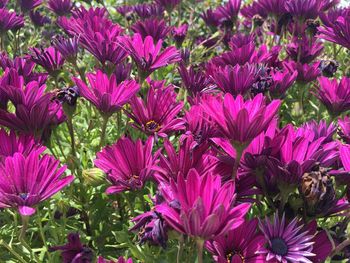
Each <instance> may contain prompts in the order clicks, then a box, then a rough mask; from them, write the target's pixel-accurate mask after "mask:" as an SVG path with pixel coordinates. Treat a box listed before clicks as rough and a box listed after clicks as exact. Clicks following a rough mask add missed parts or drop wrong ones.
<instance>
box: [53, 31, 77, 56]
mask: <svg viewBox="0 0 350 263" xmlns="http://www.w3.org/2000/svg"><path fill="white" fill-rule="evenodd" d="M78 43H79V38H78V37H76V36H74V37H72V38H68V39H66V38H64V37H63V36H61V35H60V36H58V37H56V38H55V39H54V40H53V46H54V48H55V49H56V50H58V51H59V52H60V54H61V55H62V57H63V58H64V59H65V60H67V61H69V62H72V63H75V61H76V58H77V55H78V51H79V47H78Z"/></svg>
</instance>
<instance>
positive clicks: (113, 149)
mask: <svg viewBox="0 0 350 263" xmlns="http://www.w3.org/2000/svg"><path fill="white" fill-rule="evenodd" d="M153 141H154V139H153V138H152V137H150V138H149V139H148V140H147V141H146V142H145V144H143V143H142V141H141V140H140V139H138V140H137V141H136V142H134V141H132V140H131V139H129V138H121V139H119V140H118V141H117V142H116V143H115V144H114V145H112V146H107V147H105V148H104V149H103V150H102V151H101V152H99V153H97V154H96V156H97V159H96V160H95V165H96V166H97V167H98V168H100V169H101V170H103V171H104V172H105V173H106V174H107V179H108V180H109V181H110V182H111V183H112V185H113V186H110V187H108V188H107V190H106V193H107V194H114V193H120V192H123V191H134V190H138V189H141V188H142V187H143V185H144V183H145V182H146V181H147V180H149V179H150V178H151V176H152V175H153V170H154V168H155V159H154V157H153V156H152V148H153Z"/></svg>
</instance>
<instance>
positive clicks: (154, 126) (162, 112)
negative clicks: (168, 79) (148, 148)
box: [126, 86, 185, 137]
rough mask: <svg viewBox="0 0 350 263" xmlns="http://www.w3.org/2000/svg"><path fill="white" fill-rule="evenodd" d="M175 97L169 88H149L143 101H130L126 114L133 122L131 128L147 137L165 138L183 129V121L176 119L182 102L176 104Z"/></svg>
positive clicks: (139, 99)
mask: <svg viewBox="0 0 350 263" xmlns="http://www.w3.org/2000/svg"><path fill="white" fill-rule="evenodd" d="M176 96H177V94H176V93H175V92H174V91H173V88H172V87H171V86H170V87H166V88H158V89H155V88H154V87H153V86H151V87H150V88H149V90H148V93H147V97H146V99H145V100H143V99H141V98H138V97H134V98H132V99H131V100H130V111H127V112H126V113H127V115H128V116H129V118H131V119H132V120H133V121H134V123H133V126H134V127H136V128H138V129H140V130H141V131H143V132H144V133H146V134H147V135H154V134H156V135H158V136H160V137H166V136H167V135H168V134H170V133H172V132H175V131H179V130H183V129H184V128H185V127H184V121H183V120H182V119H180V118H177V115H178V113H179V112H180V111H181V109H182V107H183V102H177V101H176Z"/></svg>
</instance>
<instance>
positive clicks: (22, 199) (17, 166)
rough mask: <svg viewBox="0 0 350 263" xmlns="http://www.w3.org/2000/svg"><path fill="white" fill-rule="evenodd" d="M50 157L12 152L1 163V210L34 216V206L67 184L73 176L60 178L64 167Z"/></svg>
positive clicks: (36, 152) (32, 153)
mask: <svg viewBox="0 0 350 263" xmlns="http://www.w3.org/2000/svg"><path fill="white" fill-rule="evenodd" d="M58 165H59V161H58V160H56V159H55V158H54V157H53V156H50V155H44V156H42V157H41V156H40V152H38V151H32V152H31V153H30V154H28V155H24V154H22V153H15V154H14V155H13V156H9V157H7V158H5V160H4V161H3V162H2V163H0V178H1V180H0V181H1V183H0V207H3V208H7V207H12V208H16V209H18V211H19V213H20V214H21V215H23V216H30V215H33V214H34V213H35V211H36V209H35V208H34V206H35V205H37V204H39V203H40V202H42V201H44V200H46V199H48V198H49V197H51V196H52V195H54V194H55V193H57V192H58V191H60V190H61V189H62V188H64V187H65V186H67V185H68V184H70V183H71V182H72V181H73V180H74V177H73V176H67V177H64V178H62V177H61V176H62V174H63V173H64V171H65V170H66V166H62V167H61V168H58Z"/></svg>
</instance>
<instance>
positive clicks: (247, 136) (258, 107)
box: [202, 93, 280, 146]
mask: <svg viewBox="0 0 350 263" xmlns="http://www.w3.org/2000/svg"><path fill="white" fill-rule="evenodd" d="M264 100H265V98H264V97H263V96H262V95H261V94H258V95H257V96H255V97H254V99H252V100H247V101H244V99H243V97H242V96H241V95H238V96H237V98H236V99H235V98H233V96H232V95H231V94H229V93H227V94H226V95H225V97H224V100H223V101H222V100H221V99H218V98H216V97H209V98H208V99H207V100H206V101H203V103H202V107H203V109H204V111H205V112H207V113H208V115H209V116H211V117H212V118H213V120H214V121H215V123H216V124H217V125H218V128H219V129H220V131H221V133H222V135H223V136H224V137H226V138H228V139H229V140H231V142H232V143H234V144H238V145H241V146H244V145H246V146H247V144H249V143H250V142H251V141H252V140H253V139H254V138H255V137H256V136H258V135H259V134H260V133H261V132H263V131H265V130H266V129H267V128H268V127H269V125H270V123H271V121H272V120H273V118H274V117H275V115H276V113H277V111H278V109H279V106H280V101H279V100H273V101H272V102H271V103H270V104H269V105H266V104H265V101H264Z"/></svg>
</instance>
